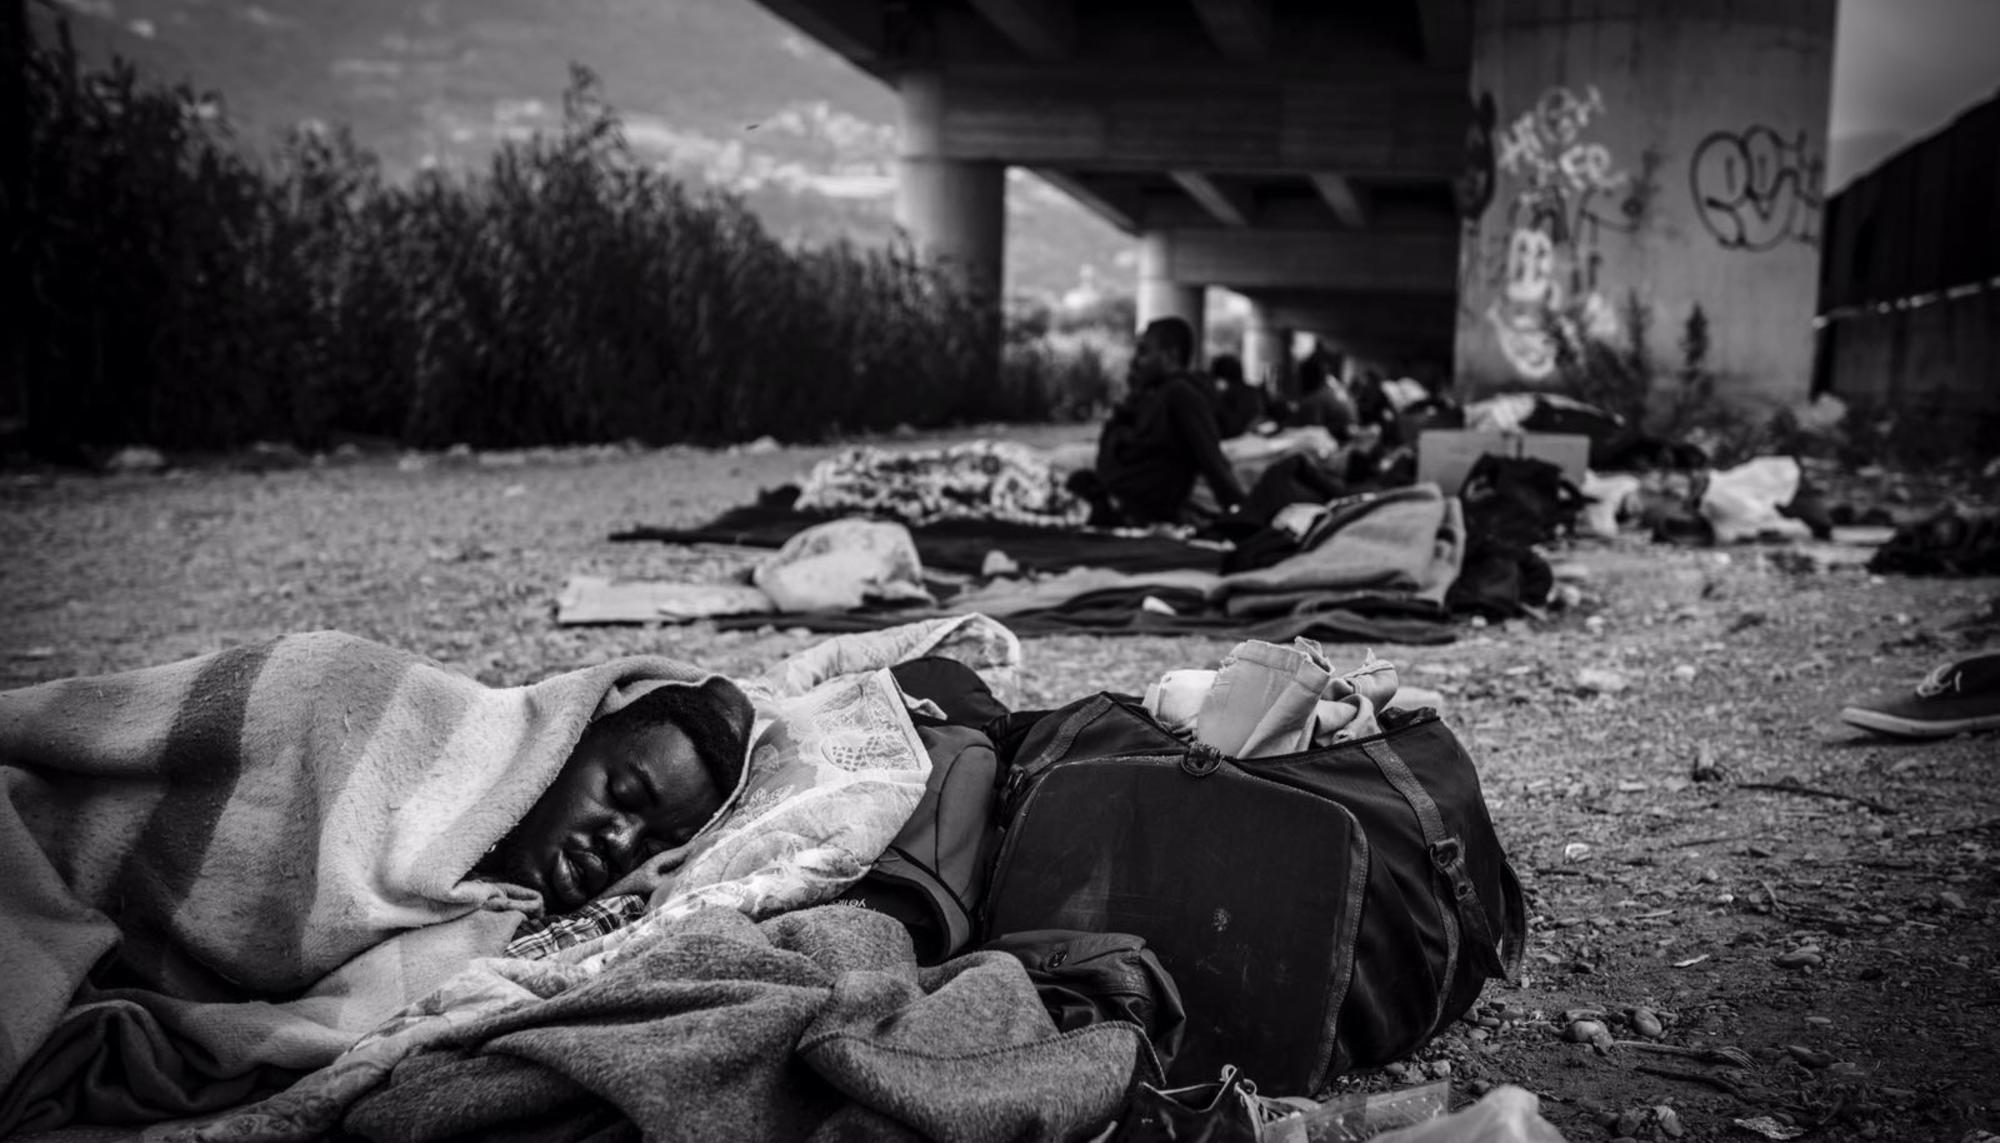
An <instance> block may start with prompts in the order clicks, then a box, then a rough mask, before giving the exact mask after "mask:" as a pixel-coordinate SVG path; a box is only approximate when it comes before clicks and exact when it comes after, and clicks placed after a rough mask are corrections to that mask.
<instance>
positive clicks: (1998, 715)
mask: <svg viewBox="0 0 2000 1143" xmlns="http://www.w3.org/2000/svg"><path fill="white" fill-rule="evenodd" d="M1840 718H1841V721H1843V722H1846V723H1849V724H1851V725H1854V726H1858V727H1861V728H1862V729H1864V730H1873V731H1875V732H1877V733H1880V734H1894V735H1898V736H1900V737H1903V738H1945V737H1949V736H1950V735H1953V734H1965V733H1968V732H1970V731H1975V730H2000V653H1989V654H1984V655H1974V656H1972V657H1971V658H1968V659H1960V660H1958V661H1957V662H1955V663H1946V664H1945V665H1943V666H1941V667H1939V668H1938V669H1937V670H1935V671H1932V672H1931V673H1930V674H1928V675H1925V676H1924V681H1923V682H1920V683H1918V684H1917V688H1916V690H1915V692H1914V693H1911V694H1904V695H1890V696H1885V697H1882V698H1879V699H1872V700H1870V701H1868V702H1865V703H1856V704H1855V705H1853V706H1849V707H1845V708H1843V709H1842V710H1841V712H1840Z"/></svg>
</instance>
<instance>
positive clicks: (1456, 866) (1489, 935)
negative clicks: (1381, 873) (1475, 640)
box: [1361, 739, 1519, 979]
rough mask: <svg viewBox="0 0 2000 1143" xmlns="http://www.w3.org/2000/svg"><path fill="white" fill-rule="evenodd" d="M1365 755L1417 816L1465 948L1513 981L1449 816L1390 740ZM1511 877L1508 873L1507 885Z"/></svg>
mask: <svg viewBox="0 0 2000 1143" xmlns="http://www.w3.org/2000/svg"><path fill="white" fill-rule="evenodd" d="M1361 749H1362V750H1363V752H1365V753H1366V754H1367V755H1368V757H1369V760H1371V761H1373V762H1374V763H1375V767H1376V769H1378V770H1380V771H1381V772H1382V776H1383V777H1384V778H1386V779H1388V780H1389V784H1390V785H1391V786H1394V787H1395V788H1396V792H1397V793H1399V794H1401V795H1403V800H1404V801H1405V802H1408V803H1409V805H1410V810H1411V812H1412V813H1414V814H1416V815H1417V825H1418V826H1419V827H1420V828H1421V829H1422V830H1423V832H1424V846H1425V848H1426V849H1427V850H1429V852H1430V858H1431V868H1433V869H1434V870H1436V871H1437V873H1438V875H1439V876H1441V877H1443V878H1444V880H1445V883H1446V884H1447V885H1449V886H1450V887H1451V902H1452V908H1453V911H1455V912H1456V913H1457V914H1458V921H1459V926H1460V928H1461V929H1462V930H1463V931H1464V933H1465V936H1466V937H1467V938H1468V939H1467V940H1466V941H1465V942H1464V943H1465V944H1466V945H1469V946H1470V950H1469V951H1470V953H1471V956H1472V958H1473V962H1474V963H1475V964H1477V965H1478V966H1479V969H1480V971H1482V972H1484V973H1485V974H1486V975H1487V976H1489V977H1500V978H1502V979H1508V978H1511V977H1512V975H1513V974H1512V973H1511V972H1510V971H1509V970H1508V967H1507V958H1506V957H1504V956H1503V955H1502V954H1501V950H1500V940H1499V938H1498V937H1497V936H1496V935H1495V933H1494V931H1493V922H1492V920H1491V919H1490V918H1489V917H1488V916H1487V915H1486V904H1485V902H1483V901H1481V900H1480V899H1479V888H1478V886H1476V885H1474V884H1473V883H1472V874H1471V873H1470V872H1468V871H1467V870H1466V868H1465V847H1464V846H1463V845H1461V844H1460V843H1459V840H1458V838H1457V837H1455V836H1453V835H1451V834H1450V833H1447V832H1446V831H1445V827H1444V816H1443V815H1442V814H1440V813H1439V812H1438V808H1437V803H1436V802H1435V801H1433V800H1432V799H1431V795H1430V792H1429V791H1428V790H1425V789H1424V786H1423V783H1421V782H1419V781H1417V776H1416V775H1415V774H1413V773H1411V772H1410V767H1409V765H1408V764H1407V763H1405V762H1404V761H1403V758H1402V755H1400V754H1397V753H1396V750H1395V748H1394V747H1392V746H1390V745H1389V743H1388V742H1387V741H1386V740H1382V739H1377V740H1373V741H1369V742H1365V743H1363V744H1362V747H1361ZM1511 876H1512V873H1511V871H1509V872H1508V873H1507V874H1506V875H1505V876H1503V878H1502V880H1503V881H1504V880H1506V877H1511ZM1503 891H1504V890H1503ZM1518 891H1519V890H1518V889H1517V890H1516V892H1517V893H1518ZM1516 955H1517V956H1518V953H1517V954H1516Z"/></svg>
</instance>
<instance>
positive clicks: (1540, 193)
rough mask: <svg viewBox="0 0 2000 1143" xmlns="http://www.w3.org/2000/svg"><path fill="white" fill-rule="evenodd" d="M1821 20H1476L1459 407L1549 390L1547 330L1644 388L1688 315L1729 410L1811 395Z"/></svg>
mask: <svg viewBox="0 0 2000 1143" xmlns="http://www.w3.org/2000/svg"><path fill="white" fill-rule="evenodd" d="M1834 7H1835V5H1834V0H1673V2H1672V3H1662V2H1656V0H1486V2H1483V3H1480V4H1478V5H1475V12H1476V13H1477V15H1476V16H1475V24H1474V28H1473V43H1472V55H1473V63H1472V77H1471V97H1470V108H1469V115H1470V121H1469V126H1468V130H1467V138H1466V168H1465V171H1464V174H1463V176H1462V179H1461V184H1460V206H1461V210H1462V213H1463V223H1464V232H1463V236H1462V240H1461V247H1460V258H1459V287H1460V294H1459V310H1458V318H1457V332H1456V338H1455V346H1456V372H1457V376H1458V380H1459V383H1460V388H1461V391H1462V392H1463V393H1464V394H1465V395H1468V396H1477V395H1479V394H1481V393H1484V392H1491V391H1493V390H1496V389H1510V388H1522V387H1532V386H1533V385H1536V384H1552V383H1555V382H1556V381H1557V379H1558V378H1557V362H1556V355H1555V352H1554V347H1555V338H1554V337H1552V335H1551V333H1550V328H1551V327H1552V326H1553V327H1556V328H1559V329H1562V330H1565V331H1567V332H1568V333H1569V334H1570V335H1572V336H1592V337H1597V338H1601V339H1605V340H1608V341H1610V342H1612V343H1613V344H1618V345H1624V344H1627V335H1628V334H1629V328H1628V327H1629V325H1630V324H1631V323H1629V322H1628V320H1627V317H1626V308H1627V305H1628V299H1629V298H1631V297H1634V296H1636V298H1637V301H1638V302H1639V303H1640V304H1641V305H1642V306H1644V307H1646V308H1647V309H1648V311H1649V312H1650V315H1651V321H1650V323H1649V324H1650V337H1649V338H1648V342H1649V349H1650V350H1651V353H1652V355H1653V358H1654V360H1655V361H1656V362H1658V363H1659V372H1660V373H1661V374H1663V375H1670V374H1671V373H1672V371H1673V369H1674V368H1675V367H1676V366H1677V365H1678V363H1679V361H1680V350H1679V341H1680V337H1681V333H1682V330H1683V328H1684V323H1685V322H1686V319H1687V317H1688V314H1689V313H1690V311H1691V310H1692V309H1693V307H1694V306H1696V305H1700V306H1701V307H1702V309H1703V310H1704V311H1705V312H1706V314H1707V315H1708V318H1709V331H1710V340H1711V344H1712V349H1711V352H1710V355H1709V365H1710V367H1711V368H1712V369H1713V370H1714V371H1715V372H1716V373H1717V374H1718V378H1719V384H1718V386H1717V391H1718V394H1719V396H1720V397H1721V398H1722V399H1723V400H1725V401H1727V402H1729V403H1731V404H1733V405H1737V406H1743V407H1757V406H1766V407H1768V406H1771V405H1776V404H1785V403H1791V402H1794V401H1797V400H1800V399H1802V398H1804V397H1805V396H1806V395H1807V394H1808V392H1809V390H1810V387H1811V379H1812V353H1813V331H1812V318H1813V314H1814V312H1815V304H1816V297H1817V292H1818V274H1819V258H1820V252H1819V235H1820V224H1821V217H1820V216H1821V209H1822V192H1823V185H1824V175H1823V172H1824V166H1823V156H1824V153H1825V142H1826V126H1827V117H1828V102H1829V97H1830V86H1831V77H1832V61H1833V34H1834Z"/></svg>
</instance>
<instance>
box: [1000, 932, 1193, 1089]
mask: <svg viewBox="0 0 2000 1143" xmlns="http://www.w3.org/2000/svg"><path fill="white" fill-rule="evenodd" d="M979 948H980V951H982V952H1004V953H1007V954H1009V955H1011V956H1012V957H1013V958H1014V959H1015V960H1018V961H1020V962H1021V967H1023V968H1025V969H1027V971H1028V979H1029V980H1030V981H1032V982H1033V983H1034V985H1035V992H1036V994H1037V995H1038V996H1040V997H1041V1000H1042V1007H1044V1008H1046V1009H1047V1010H1048V1013H1049V1019H1050V1020H1052V1021H1054V1022H1055V1026H1056V1031H1058V1032H1073V1031H1075V1030H1076V1029H1078V1028H1087V1027H1089V1026H1091V1025H1092V1024H1101V1023H1104V1022H1105V1021H1107V1020H1123V1021H1125V1022H1126V1023H1128V1024H1136V1025H1138V1026H1139V1027H1140V1028H1143V1029H1145V1032H1146V1039H1147V1040H1148V1041H1149V1042H1150V1043H1151V1044H1152V1045H1153V1054H1154V1056H1155V1057H1156V1058H1157V1059H1158V1060H1159V1062H1160V1066H1161V1067H1163V1068H1164V1067H1166V1066H1167V1064H1169V1063H1170V1062H1171V1061H1172V1060H1173V1058H1174V1053H1176V1052H1178V1051H1179V1050H1180V1043H1181V1033H1182V1030H1183V1029H1184V1028H1185V1027H1186V1025H1187V1010H1186V1009H1185V1008H1184V1007H1183V1006H1182V1004H1181V992H1180V989H1178V988H1176V987H1174V978H1173V977H1172V976H1169V975H1168V974H1167V970H1166V969H1164V968H1162V967H1161V966H1160V960H1159V958H1158V957H1156V956H1154V955H1153V952H1152V950H1151V949H1148V948H1147V947H1146V942H1145V941H1143V940H1141V939H1139V938H1138V937H1135V936H1132V935H1131V934H1130V933H1073V932H1066V931H1064V930H1061V929H1042V930H1038V931H1035V932H1028V933H1009V934H1007V935H1006V936H1004V937H995V938H993V939H992V940H990V941H987V942H986V943H985V944H983V945H981V946H979Z"/></svg>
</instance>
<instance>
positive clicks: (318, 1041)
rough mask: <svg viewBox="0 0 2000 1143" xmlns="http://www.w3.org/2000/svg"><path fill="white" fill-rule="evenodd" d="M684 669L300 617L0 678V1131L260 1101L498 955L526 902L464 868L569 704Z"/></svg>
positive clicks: (556, 756)
mask: <svg viewBox="0 0 2000 1143" xmlns="http://www.w3.org/2000/svg"><path fill="white" fill-rule="evenodd" d="M706 677H708V675H707V673H706V672H702V671H699V670H697V669H695V668H694V667H692V666H690V665H688V664H685V663H681V662H678V661H675V660H672V659H666V658H657V657H644V658H628V659H622V660H618V661H614V662H611V663H606V664H603V665H600V666H596V667H591V668H588V669H585V670H580V671H575V672H571V673H569V674H565V675H561V676H558V677H555V678H552V679H549V680H546V681H544V682H541V683H537V684H535V685H533V686H528V687H518V688H511V689H496V688H490V687H487V686H484V685H482V684H480V683H478V682H475V681H474V680H472V679H469V678H465V677H463V676H461V675H458V674H455V673H453V672H451V671H449V670H447V669H446V668H444V667H442V666H440V665H438V664H436V663H433V662H431V661H429V660H427V659H424V658H421V657H419V656H416V655H411V654H407V653H404V652H401V651H397V650H394V649H391V648H388V647H384V646H381V645H378V644H375V643H371V642H368V641H366V640H362V639H358V638H354V637H352V636H346V635H340V634H335V633H330V632H320V633H313V634H304V635H291V636H285V637H281V638H278V639H275V640H272V641H269V642H266V643H260V644H256V645H254V646H244V647H237V648H233V649H230V650H226V651H221V652H218V653H215V654H212V655H208V656H204V657H202V658H198V659H193V660H189V661H186V662H181V663H174V664H169V665H166V666H160V667H154V668H148V669H145V670H139V671H132V672H127V673H123V674H116V675H106V676H99V677H95V678H82V679H69V680H63V681H60V682H54V683H48V684H44V685H42V686H37V687H31V688H27V689H24V690H18V691H11V692H5V693H0V980H4V981H5V984H4V986H0V1093H4V1095H3V1096H0V1135H6V1134H8V1133H9V1132H10V1131H13V1130H17V1129H20V1130H27V1129H34V1128H36V1127H38V1126H42V1125H54V1124H58V1123H61V1122H65V1121H68V1120H71V1119H81V1120H85V1121H97V1122H104V1121H112V1122H116V1121H121V1120H122V1121H126V1122H131V1121H135V1120H137V1121H144V1120H149V1119H157V1118H160V1117H162V1116H165V1115H174V1114H181V1115H184V1114H188V1113H192V1112H196V1111H203V1110H210V1109H213V1108H215V1107H218V1106H227V1105H230V1104H234V1103H238V1102H241V1101H242V1100H243V1099H245V1098H248V1097H250V1096H253V1095H259V1094H263V1093H265V1092H268V1091H269V1090H270V1089H271V1088H273V1087H274V1086H281V1085H282V1084H283V1083H284V1082H286V1081H288V1080H289V1079H291V1078H293V1077H294V1076H296V1075H297V1074H298V1073H300V1072H304V1071H308V1070H310V1069H313V1068H316V1067H320V1066H323V1065H324V1064H326V1063H327V1062H328V1061H329V1060H331V1059H333V1058H334V1057H335V1056H336V1055H338V1054H339V1053H340V1052H341V1051H342V1050H344V1049H346V1048H347V1047H349V1046H350V1045H351V1044H353V1042H354V1041H355V1039H356V1038H357V1037H358V1036H360V1035H361V1034H362V1033H363V1032H365V1031H367V1030H368V1029H370V1028H372V1027H374V1026H375V1025H377V1024H378V1023H379V1022H380V1021H382V1020H383V1019H384V1018H385V1017H387V1016H389V1015H391V1014H393V1013H394V1012H396V1011H397V1010H399V1009H400V1008H402V1007H403V1006H405V1005H407V1004H409V1003H410V1002H411V1001H412V1000H414V999H416V998H419V997H421V996H423V995H425V994H427V993H429V992H430V991H431V990H433V989H434V988H436V987H437V986H438V985H439V984H440V983H441V982H442V981H444V980H446V979H448V978H449V977H450V976H451V975H452V974H453V973H455V972H457V971H459V970H461V969H462V968H463V967H464V966H465V965H466V964H467V963H469V962H470V961H471V960H472V958H474V957H477V956H483V955H494V954H496V953H498V952H499V951H500V950H501V949H503V948H504V947H505V945H506V942H507V940H508V937H509V936H510V935H511V934H512V932H513V930H514V929H515V928H516V927H517V926H518V925H519V923H520V920H521V918H522V916H523V913H524V911H532V910H534V909H537V908H538V907H539V901H538V900H537V899H536V897H535V895H534V894H533V893H530V892H527V891H525V890H522V889H520V888H518V887H512V886H504V885H498V884H494V883H491V882H487V881H483V880H477V879H468V878H467V873H468V871H469V870H470V869H471V868H472V866H473V864H474V862H476V861H477V860H478V859H479V857H480V856H481V855H482V854H484V853H485V852H486V850H487V849H489V848H490V847H491V846H492V845H493V844H494V843H495V842H497V841H498V840H499V839H500V838H501V837H502V836H504V835H505V833H506V831H507V830H508V829H509V828H511V827H512V825H513V824H514V823H515V822H516V821H517V820H518V819H519V818H520V816H521V814H522V813H523V812H524V811H525V810H526V809H527V808H528V807H529V806H530V805H531V804H533V802H534V801H535V799H536V798H537V797H539V796H540V794H541V792H542V790H543V789H544V788H545V787H546V786H547V785H548V783H549V782H550V781H551V780H552V779H553V778H554V776H555V774H556V772H557V770H558V769H559V768H560V767H561V764H562V762H563V761H564V759H565V758H567V757H568V755H569V753H570V751H571V750H572V749H573V748H574V747H575V745H576V742H577V739H578V738H579V737H580V735H581V734H582V732H583V728H584V726H585V725H586V724H587V723H588V722H589V720H590V719H591V718H592V717H593V716H595V715H596V714H598V713H602V712H608V711H609V710H612V709H616V708H617V707H619V706H621V705H623V704H624V703H626V702H629V701H630V700H631V699H632V698H633V697H636V695H637V694H639V693H643V692H644V691H645V690H649V689H652V688H653V687H656V686H659V685H662V683H668V682H682V683H694V682H699V681H701V680H702V679H704V678H706Z"/></svg>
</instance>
